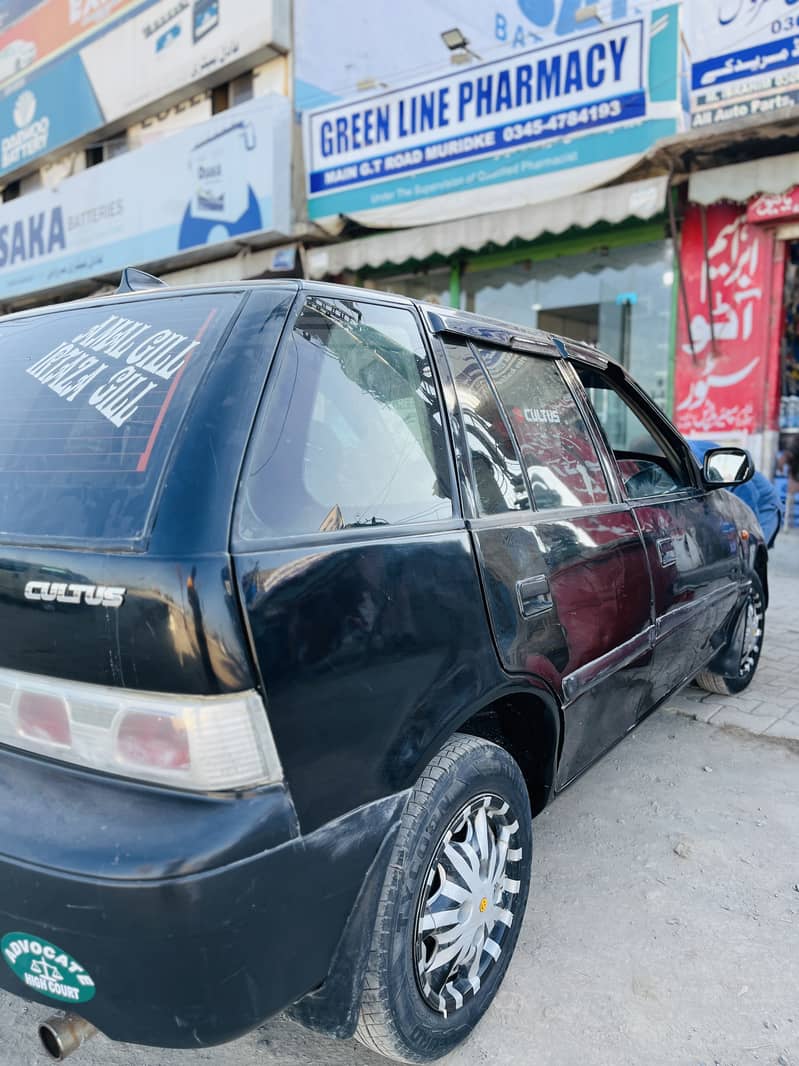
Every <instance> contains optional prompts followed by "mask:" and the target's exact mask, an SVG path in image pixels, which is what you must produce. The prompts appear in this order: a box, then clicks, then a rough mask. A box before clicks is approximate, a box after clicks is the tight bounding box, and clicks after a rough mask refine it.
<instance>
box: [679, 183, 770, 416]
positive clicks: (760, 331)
mask: <svg viewBox="0 0 799 1066" xmlns="http://www.w3.org/2000/svg"><path fill="white" fill-rule="evenodd" d="M702 210H704V211H705V213H706V230H707V232H706V237H705V236H703V233H702ZM705 245H707V255H705ZM773 259H774V237H773V236H772V234H771V233H769V232H768V231H766V230H763V229H762V228H760V227H759V226H753V225H750V224H749V223H748V222H747V216H746V214H744V213H743V211H742V209H741V208H740V207H739V206H737V205H735V204H713V205H711V206H710V207H707V208H704V209H703V208H701V207H700V206H699V205H697V204H690V205H689V206H688V209H687V213H686V217H685V224H684V226H683V234H682V242H681V248H680V260H681V269H682V273H683V279H684V283H685V289H686V294H687V302H688V320H689V321H690V330H691V332H690V338H692V339H693V352H692V346H691V340H690V339H689V333H688V323H687V322H686V315H685V308H684V306H683V300H682V298H681V299H680V308H679V319H678V328H677V352H676V368H675V382H674V390H675V404H674V418H675V422H676V424H677V427H678V429H679V430H680V431H681V432H682V433H684V434H685V435H686V436H692V437H701V436H707V437H712V436H713V435H714V434H716V433H731V432H732V433H735V432H737V433H757V432H759V431H760V430H762V429H764V428H766V427H768V426H770V425H771V424H772V421H774V420H776V413H777V402H778V401H777V388H778V386H777V378H778V375H776V374H773V373H769V366H770V364H771V362H772V360H773V359H774V358H776V352H777V349H776V346H775V344H774V342H773V336H774V331H772V330H771V329H770V321H771V319H772V314H773V313H774V312H776V311H777V308H776V306H772V304H773V301H774V300H776V301H778V302H779V300H780V298H781V290H780V286H779V284H775V278H774V276H773V266H774V264H773ZM711 323H712V328H711ZM769 382H771V383H772V384H773V388H772V387H771V385H770V384H769ZM772 393H773V394H774V395H773V396H772V395H771V394H772ZM774 424H776V422H775V421H774Z"/></svg>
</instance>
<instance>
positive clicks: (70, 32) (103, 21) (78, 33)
mask: <svg viewBox="0 0 799 1066" xmlns="http://www.w3.org/2000/svg"><path fill="white" fill-rule="evenodd" d="M150 2H152V0H150ZM143 3H145V4H146V3H147V0H42V3H39V4H36V5H34V4H31V5H29V7H30V8H31V10H28V11H23V12H18V13H17V14H16V17H15V18H14V17H13V13H12V12H11V11H10V10H9V8H10V6H11V5H9V3H8V2H7V0H6V2H0V89H3V88H5V86H6V85H7V84H8V82H10V81H13V80H14V78H18V77H19V76H20V75H21V74H31V73H32V72H33V71H34V70H35V69H36V68H37V67H40V66H41V65H42V64H43V63H46V62H47V60H48V59H52V58H53V56H55V55H57V54H58V53H60V52H63V51H64V50H65V49H67V48H69V47H70V46H71V45H75V44H76V43H77V42H79V41H80V40H82V39H84V38H86V37H88V36H89V35H91V34H94V33H96V32H97V31H98V30H99V29H101V28H103V27H107V26H108V25H109V24H110V23H111V22H112V21H113V20H114V19H115V18H117V17H118V16H119V15H122V14H124V13H125V12H126V11H130V10H132V9H134V8H140V7H141V6H142V4H143ZM4 16H5V17H4Z"/></svg>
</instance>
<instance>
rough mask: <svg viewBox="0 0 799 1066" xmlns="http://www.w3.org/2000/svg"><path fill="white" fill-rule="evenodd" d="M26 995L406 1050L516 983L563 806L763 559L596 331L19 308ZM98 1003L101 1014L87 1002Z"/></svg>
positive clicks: (704, 666) (691, 660)
mask: <svg viewBox="0 0 799 1066" xmlns="http://www.w3.org/2000/svg"><path fill="white" fill-rule="evenodd" d="M0 367H2V383H3V387H2V391H0V437H1V438H2V447H0V617H1V618H2V637H0V885H2V892H0V954H2V960H3V961H2V963H1V964H0V985H2V987H3V988H5V989H7V990H8V991H10V992H13V993H16V994H18V995H21V996H26V997H28V998H30V999H33V1000H36V1001H38V1002H40V1003H49V1004H51V1005H52V1004H54V1003H55V1004H58V1005H60V1006H62V1007H64V1008H66V1009H67V1010H68V1011H69V1012H70V1014H72V1015H76V1016H77V1017H70V1018H68V1019H67V1022H66V1023H65V1022H63V1021H59V1020H58V1019H53V1020H52V1021H51V1022H50V1023H48V1024H46V1025H45V1026H43V1029H42V1036H43V1040H44V1042H45V1046H46V1047H47V1048H48V1050H49V1051H50V1052H51V1054H53V1055H54V1056H56V1057H58V1056H59V1055H61V1056H63V1055H65V1054H66V1053H68V1052H69V1051H70V1050H71V1049H72V1048H73V1047H74V1046H75V1044H76V1043H77V1042H79V1040H80V1039H81V1038H82V1037H84V1036H85V1035H87V1033H89V1032H91V1027H92V1026H96V1027H97V1028H98V1029H100V1030H101V1031H102V1032H104V1033H105V1034H107V1036H109V1037H110V1038H111V1039H114V1040H124V1041H132V1042H134V1043H140V1044H149V1045H155V1046H166V1047H185V1048H196V1047H203V1046H207V1045H213V1044H217V1043H221V1042H223V1041H227V1040H231V1039H232V1038H234V1037H236V1036H238V1035H239V1034H242V1033H245V1032H246V1031H247V1030H249V1029H252V1028H253V1027H255V1026H257V1025H258V1024H259V1023H261V1022H262V1021H263V1020H264V1019H266V1018H268V1017H269V1016H270V1015H272V1014H274V1013H275V1012H276V1011H279V1010H282V1009H283V1008H286V1007H289V1006H290V1007H291V1013H292V1015H293V1017H294V1018H295V1019H297V1020H298V1021H300V1022H302V1023H303V1024H305V1025H307V1026H310V1027H313V1028H315V1029H317V1030H321V1031H324V1032H326V1033H329V1034H331V1035H334V1036H338V1037H349V1036H352V1035H353V1034H354V1035H356V1036H357V1037H358V1039H359V1040H361V1041H362V1042H363V1043H364V1044H366V1045H368V1046H369V1047H371V1048H373V1049H375V1050H377V1051H379V1052H381V1053H383V1054H384V1055H387V1056H389V1057H393V1058H396V1059H399V1060H404V1061H409V1062H425V1061H428V1060H431V1059H435V1058H437V1057H439V1056H440V1055H442V1054H444V1053H445V1052H447V1051H449V1050H450V1049H451V1048H452V1047H453V1046H454V1045H455V1044H457V1043H458V1042H459V1041H460V1040H462V1039H463V1038H464V1037H465V1036H466V1035H467V1034H468V1033H469V1031H470V1030H471V1029H472V1028H473V1026H474V1025H475V1024H476V1022H477V1020H478V1019H479V1017H480V1016H481V1015H482V1013H483V1012H484V1011H485V1009H486V1008H487V1007H488V1005H489V1003H490V1002H491V999H492V997H493V996H494V994H495V992H496V991H497V988H498V986H499V983H500V981H501V980H502V977H503V975H504V973H505V971H506V969H507V966H508V963H509V961H510V958H511V955H512V954H513V949H514V946H515V943H516V940H517V937H518V934H519V926H520V923H521V919H522V915H523V912H524V909H525V904H526V902H527V896H528V890H529V886H530V866H531V848H532V833H531V818H532V816H533V815H535V814H536V813H537V812H539V811H540V810H541V809H542V808H543V807H544V806H545V804H546V803H547V802H548V801H549V800H550V799H551V798H552V797H553V796H554V795H555V793H556V792H558V791H559V790H560V789H562V788H564V787H565V786H566V785H568V784H569V782H571V781H573V780H574V778H575V777H577V775H578V774H580V773H581V772H582V771H583V770H585V769H586V768H587V767H588V766H590V765H591V763H592V762H593V761H594V760H595V759H597V758H598V757H599V756H600V755H602V753H603V752H605V751H607V750H608V748H610V747H611V746H612V745H613V744H615V743H616V742H617V741H618V740H619V739H620V738H621V737H623V736H624V735H625V733H627V732H628V731H629V730H630V729H632V728H633V726H635V724H636V722H638V721H639V720H640V719H641V718H642V717H643V716H645V715H646V714H648V713H649V712H650V711H651V710H652V709H653V708H654V707H656V706H657V705H658V704H659V703H661V702H662V701H663V700H664V699H666V698H667V697H668V696H669V695H670V694H671V693H673V692H674V691H675V690H676V689H678V688H679V687H680V686H682V685H685V684H686V682H688V681H690V680H691V679H692V678H698V679H699V681H700V683H701V684H704V685H706V686H709V687H711V688H713V689H715V690H717V691H718V690H721V691H737V690H739V689H741V688H743V687H744V686H745V685H746V684H748V682H749V681H750V680H751V678H752V676H753V674H754V671H755V669H756V666H757V661H758V656H759V652H760V647H761V643H762V639H763V623H764V613H765V607H766V597H767V582H766V565H767V563H766V559H767V556H766V548H765V545H764V543H763V537H762V534H761V531H760V529H759V527H758V525H757V521H756V519H755V518H754V516H753V515H752V513H751V512H750V511H749V510H748V509H747V508H746V507H745V506H744V505H743V504H742V503H741V502H740V501H739V500H737V499H736V498H735V497H734V496H733V495H732V494H731V493H728V492H724V491H720V489H722V488H723V487H724V486H730V485H733V484H737V483H739V482H741V481H745V480H746V479H747V478H748V477H750V476H751V472H752V464H751V460H750V459H749V457H748V455H747V454H746V453H745V452H743V451H740V450H738V449H735V448H722V449H717V450H715V451H711V452H708V454H707V456H706V457H705V463H704V469H703V470H700V469H699V467H698V466H697V465H696V463H695V461H694V459H693V458H692V455H691V452H690V450H689V448H688V446H687V445H686V443H685V441H684V440H683V439H682V438H681V437H680V436H679V434H678V433H677V432H676V430H675V429H674V428H673V427H672V425H671V424H670V423H669V422H668V421H667V419H666V418H665V417H664V416H663V414H662V413H661V412H660V411H659V410H658V409H657V408H656V407H655V406H654V405H653V404H652V402H651V401H650V400H649V399H648V398H647V396H646V395H645V394H644V393H643V392H642V391H641V390H640V389H639V388H638V387H637V386H636V385H635V383H634V382H633V381H631V380H630V378H629V377H628V376H627V375H626V373H625V372H624V371H623V370H622V369H621V368H620V367H619V366H617V365H615V364H614V363H613V362H611V361H610V360H609V359H607V358H606V357H605V356H603V355H601V354H600V353H599V352H598V351H596V350H594V349H593V348H587V347H585V346H581V345H579V344H575V343H572V342H570V341H568V340H563V339H560V338H558V337H552V336H548V335H546V334H544V333H539V332H535V331H525V330H523V329H520V328H516V327H511V326H508V325H504V324H502V323H499V322H496V321H491V320H488V319H482V318H479V317H476V316H473V315H468V314H463V313H459V312H457V311H449V310H444V309H442V308H440V307H434V306H426V305H422V304H418V303H415V302H413V301H411V300H407V299H402V298H398V297H394V296H388V295H382V294H380V293H375V292H371V291H370V292H366V291H361V290H357V289H347V288H344V287H340V286H324V285H311V284H304V283H301V282H279V283H269V282H266V283H252V284H242V285H235V286H222V287H218V288H202V289H191V290H188V289H186V290H181V289H175V290H170V289H167V288H155V287H152V288H148V289H146V291H131V292H128V293H126V294H124V295H116V296H112V297H110V298H104V299H97V300H92V301H88V302H81V303H77V304H72V305H67V306H59V307H54V308H51V309H48V310H44V311H35V312H26V313H22V314H18V315H13V316H10V317H7V318H4V319H3V320H2V321H0ZM81 1019H82V1020H81Z"/></svg>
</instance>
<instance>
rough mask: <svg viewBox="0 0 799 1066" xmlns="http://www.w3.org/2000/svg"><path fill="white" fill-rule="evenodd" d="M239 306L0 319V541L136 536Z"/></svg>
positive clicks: (101, 307) (150, 304) (195, 303)
mask: <svg viewBox="0 0 799 1066" xmlns="http://www.w3.org/2000/svg"><path fill="white" fill-rule="evenodd" d="M240 299H241V296H240V294H239V293H235V292H233V293H202V294H196V295H194V294H193V295H184V296H170V297H160V296H159V297H153V296H148V297H141V298H134V297H127V298H125V299H122V300H115V301H109V302H108V303H103V304H93V305H90V306H83V307H65V308H63V309H59V310H57V311H48V312H45V313H42V314H38V315H36V314H34V315H21V316H18V317H12V318H8V319H6V320H0V383H2V384H1V385H0V536H3V537H4V539H12V540H13V539H14V538H17V537H18V538H20V539H22V540H26V541H30V540H39V539H41V540H44V541H49V540H50V539H57V540H64V541H77V542H83V541H97V540H100V541H112V542H117V541H119V542H128V541H132V540H136V539H138V538H141V537H142V536H143V535H144V533H145V531H146V529H147V524H148V518H149V515H150V510H151V507H152V504H153V502H154V500H155V496H156V492H157V488H158V484H159V482H160V479H161V475H162V472H163V469H164V466H165V463H166V461H167V457H168V454H169V450H170V446H171V445H172V443H173V442H174V440H175V438H176V435H177V431H178V428H179V426H180V422H181V420H182V418H183V415H184V414H185V412H186V409H187V407H188V404H189V401H190V399H191V396H192V393H193V391H194V389H195V388H196V387H197V384H198V382H199V381H200V379H201V377H202V374H203V371H204V369H205V368H206V366H207V365H208V361H209V356H210V355H211V353H212V352H213V351H214V349H215V347H216V345H217V343H218V341H219V339H220V337H221V335H222V332H223V330H224V329H225V326H226V325H227V324H228V322H229V321H230V319H231V316H232V315H233V313H234V311H235V310H236V308H237V306H238V304H239V302H240Z"/></svg>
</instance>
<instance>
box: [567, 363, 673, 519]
mask: <svg viewBox="0 0 799 1066" xmlns="http://www.w3.org/2000/svg"><path fill="white" fill-rule="evenodd" d="M575 370H576V371H577V374H578V375H579V377H580V380H581V381H582V383H583V386H584V387H585V390H586V392H587V393H588V398H589V400H590V401H591V405H592V407H593V409H594V412H595V413H596V416H597V419H598V421H599V424H600V426H601V427H602V431H603V433H604V436H605V441H606V443H607V445H608V449H609V451H611V452H612V453H613V455H614V457H615V459H616V464H617V466H618V468H619V472H620V474H621V479H622V482H623V484H624V489H625V491H626V493H627V496H628V497H629V498H630V499H631V500H642V499H647V498H649V497H651V496H664V495H667V494H668V493H671V492H679V491H680V490H681V489H684V488H690V487H692V481H691V478H690V475H689V473H688V470H687V469H686V465H685V462H684V459H683V458H682V457H681V456H679V455H678V454H677V453H675V452H674V451H673V449H671V448H669V447H668V446H667V445H666V443H665V441H664V440H661V439H660V438H659V436H658V435H657V430H656V429H655V428H654V427H651V428H650V427H649V426H648V425H647V424H646V423H645V422H644V421H643V420H642V418H641V416H640V415H639V414H638V413H637V412H636V411H635V410H634V409H633V407H632V406H631V405H630V403H629V402H628V401H627V399H626V398H625V397H624V396H623V395H622V394H621V393H620V392H619V391H618V389H617V387H616V386H615V384H614V383H613V382H612V381H611V380H610V378H608V377H607V376H606V375H604V374H603V373H602V372H601V371H598V370H595V369H594V368H593V367H587V366H581V365H579V364H577V365H575Z"/></svg>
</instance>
